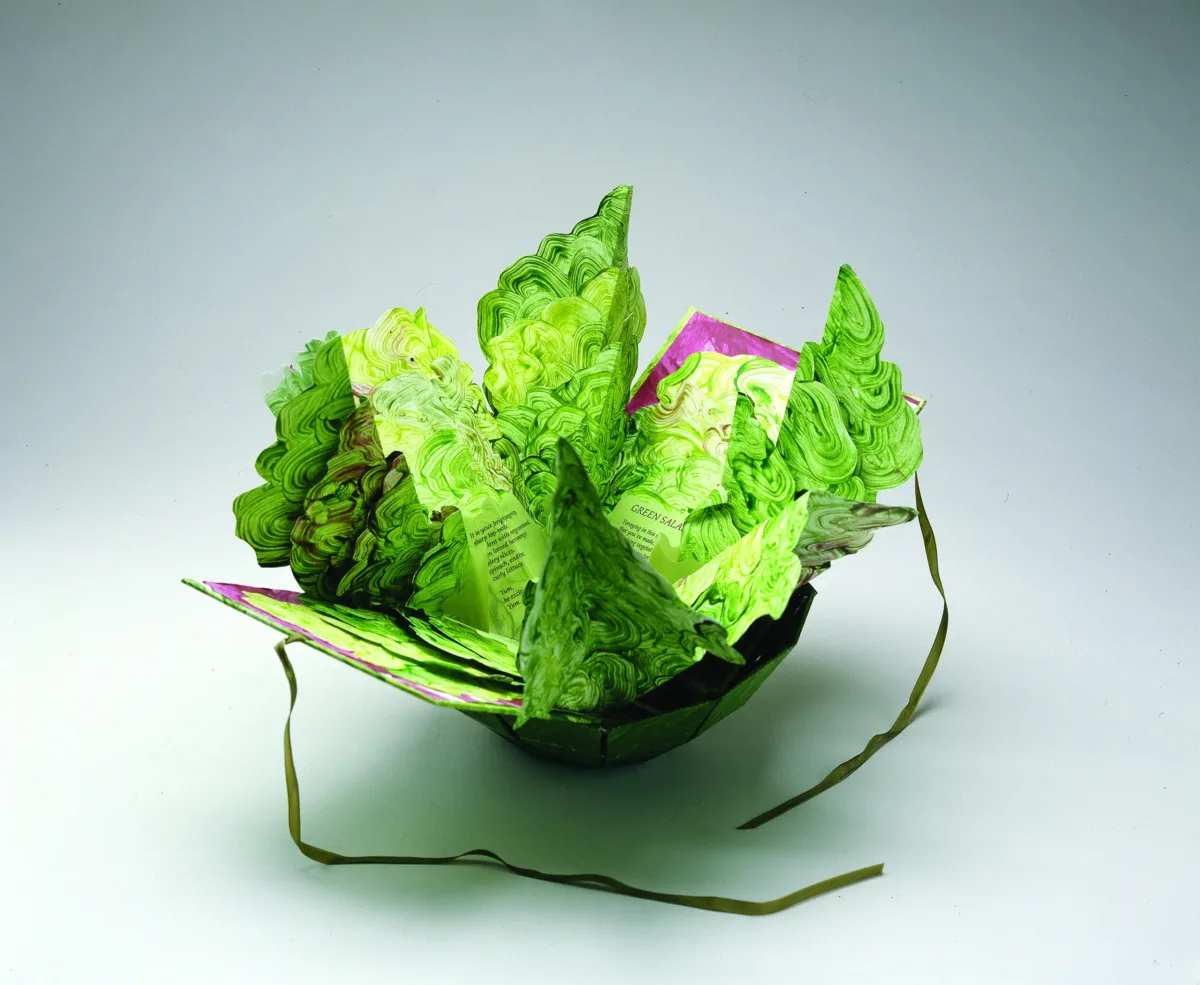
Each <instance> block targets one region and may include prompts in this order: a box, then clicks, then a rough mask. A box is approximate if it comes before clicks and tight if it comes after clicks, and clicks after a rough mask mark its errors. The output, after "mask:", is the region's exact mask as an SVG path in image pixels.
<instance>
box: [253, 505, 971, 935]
mask: <svg viewBox="0 0 1200 985" xmlns="http://www.w3.org/2000/svg"><path fill="white" fill-rule="evenodd" d="M916 489H917V510H918V514H919V519H920V524H921V534H922V537H923V538H924V541H925V556H926V557H927V558H928V561H929V573H930V575H931V576H932V578H933V583H934V585H936V586H937V589H938V592H939V593H940V594H941V596H942V621H941V625H940V626H939V627H938V631H937V636H936V637H935V638H934V641H933V646H932V648H931V649H930V651H929V656H928V657H927V658H926V660H925V665H924V667H922V669H921V675H920V677H919V678H918V679H917V683H916V686H915V687H914V688H913V690H912V694H911V695H910V696H909V699H908V704H907V705H905V706H904V710H903V711H902V712H901V713H900V717H899V718H897V719H896V721H895V723H894V724H893V725H892V727H891V728H890V729H889V730H888V731H887V732H883V733H881V734H880V735H876V736H875V737H874V738H872V739H871V741H870V742H869V743H867V747H866V748H865V749H864V750H863V751H862V752H861V753H859V754H858V755H857V756H855V757H854V758H853V759H850V760H847V761H846V762H844V763H842V764H841V765H840V766H838V767H837V768H836V769H834V770H833V771H832V772H831V773H830V774H829V775H828V776H827V777H825V779H823V780H822V781H821V782H820V783H818V784H817V785H816V786H814V787H810V788H809V789H808V790H805V791H804V792H803V793H801V794H797V795H796V796H795V797H793V798H792V799H791V800H788V801H785V802H784V803H782V804H780V805H779V806H778V807H773V808H772V809H771V810H769V811H766V812H765V813H763V814H760V815H758V816H757V817H755V818H752V819H751V820H749V821H747V822H746V823H745V824H742V825H740V826H739V830H741V829H746V828H756V827H758V826H759V825H761V824H766V822H767V821H770V820H771V819H773V818H776V817H778V816H779V815H780V814H783V813H785V812H787V811H790V810H791V809H792V808H793V807H797V806H799V805H800V804H802V803H804V802H805V801H806V800H811V799H812V798H813V797H815V796H816V795H817V794H819V793H821V792H822V791H824V790H828V789H829V788H830V787H832V786H833V785H834V784H837V783H840V782H841V781H842V780H844V779H845V778H846V777H848V776H849V775H850V774H851V773H853V772H854V771H855V770H857V769H858V768H859V767H860V766H862V765H863V763H865V762H866V761H867V760H868V759H870V758H871V757H872V756H873V755H874V754H875V753H876V752H877V751H878V750H879V749H880V747H882V746H883V745H884V744H886V743H887V742H890V741H891V740H892V739H894V738H895V737H896V736H897V735H899V734H900V733H901V732H902V731H904V729H905V728H907V727H908V725H909V723H910V722H911V721H912V718H913V715H914V714H915V712H916V708H917V704H918V703H919V702H920V700H921V696H922V695H923V694H924V693H925V688H926V686H927V685H928V684H929V680H930V678H931V677H932V676H933V672H934V670H935V669H936V668H937V664H938V658H939V657H940V656H941V653H942V647H943V646H944V645H945V642H946V630H947V627H948V624H949V617H950V614H949V608H948V607H947V606H946V593H945V590H944V589H943V588H942V580H941V577H940V575H939V574H938V562H937V544H936V542H935V541H934V537H933V528H932V527H930V525H929V518H928V517H927V516H926V515H925V505H924V503H923V502H922V500H921V486H920V483H919V482H918V483H917V487H916ZM303 639H304V637H302V636H300V635H298V634H292V635H290V636H288V637H287V638H286V639H282V640H280V641H279V642H278V643H277V644H276V645H275V653H276V654H277V655H278V657H279V662H280V663H281V664H282V665H283V672H284V674H286V675H287V680H288V688H289V690H290V692H291V703H290V705H289V706H288V716H287V723H286V724H285V725H284V728H283V768H284V775H285V777H286V779H287V797H288V831H289V832H290V834H291V836H292V841H294V842H295V843H296V847H297V848H298V849H300V851H301V853H302V854H304V855H305V856H306V857H308V858H310V859H312V860H313V861H314V862H320V863H321V864H322V865H452V864H456V863H464V864H487V863H488V862H492V863H498V864H499V865H500V866H502V867H503V868H504V869H506V870H508V871H509V872H511V873H513V874H514V875H518V876H524V877H525V878H527V879H540V880H542V881H543V882H555V883H561V884H563V885H567V886H579V887H582V888H585V889H598V890H601V891H604V892H610V893H618V894H620V895H622V896H633V897H636V898H638V899H646V900H654V901H656V902H659V903H673V904H675V905H676V906H688V907H692V908H694V909H697V910H713V911H716V912H718V913H737V914H741V915H742V916H765V915H767V914H769V913H778V912H779V911H780V910H786V909H787V908H788V907H791V906H795V905H796V904H797V903H802V902H804V901H805V900H809V899H812V898H813V897H815V896H821V895H823V894H824V893H829V892H833V891H834V890H837V889H841V888H843V887H844V886H851V885H853V884H854V883H857V882H862V881H864V880H866V879H870V878H873V877H874V876H879V875H882V874H883V863H882V862H880V863H877V864H875V865H868V866H866V867H864V868H861V869H855V870H854V871H853V872H846V873H843V874H842V875H840V876H834V877H833V878H831V879H825V880H823V881H821V882H818V883H814V884H813V885H811V886H806V887H805V888H804V889H797V890H796V891H795V892H792V893H788V894H787V895H786V896H780V897H779V898H778V899H773V900H766V901H763V902H755V901H753V900H739V899H731V898H729V897H727V896H688V895H683V894H680V893H660V892H656V891H654V890H650V889H640V888H638V887H637V886H631V885H629V884H628V883H624V882H621V881H620V880H619V879H614V878H612V877H611V876H606V875H602V874H599V873H595V872H582V873H572V874H561V873H553V872H541V871H540V870H538V869H531V868H528V867H526V866H521V865H513V864H512V863H511V862H507V861H505V860H504V859H503V858H501V857H500V856H499V855H497V854H496V853H495V852H493V851H491V850H490V849H487V848H472V849H471V850H469V851H465V852H460V853H459V854H458V855H440V856H424V855H341V854H339V853H337V852H331V851H328V850H326V849H324V848H318V847H317V846H315V845H310V844H309V843H308V842H306V841H305V840H304V839H303V838H302V837H301V834H300V784H299V782H298V781H297V779H296V764H295V761H294V760H293V758H292V712H293V711H295V708H296V694H297V687H296V672H295V671H294V670H293V669H292V663H291V661H290V660H289V659H288V655H287V651H286V647H287V644H288V643H296V642H300V641H301V640H303Z"/></svg>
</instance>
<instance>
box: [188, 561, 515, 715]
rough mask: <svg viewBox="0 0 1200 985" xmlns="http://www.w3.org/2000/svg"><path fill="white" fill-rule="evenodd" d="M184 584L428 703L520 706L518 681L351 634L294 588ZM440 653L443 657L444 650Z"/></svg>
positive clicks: (509, 709)
mask: <svg viewBox="0 0 1200 985" xmlns="http://www.w3.org/2000/svg"><path fill="white" fill-rule="evenodd" d="M184 584H186V585H188V586H190V587H192V588H195V589H197V590H198V591H200V592H203V593H204V594H205V595H207V596H209V597H210V598H214V599H216V600H217V601H219V602H223V603H224V604H225V605H228V606H230V607H231V608H233V609H236V610H237V611H239V612H241V613H243V614H245V615H247V616H249V617H250V618H252V619H255V620H257V621H258V622H261V623H264V624H265V625H268V626H270V627H272V628H273V629H278V630H280V631H282V632H285V633H294V634H296V635H298V636H300V637H302V638H303V639H304V642H306V643H307V644H308V645H309V646H311V647H313V648H315V649H317V650H320V651H321V652H322V653H327V654H329V655H330V656H332V657H336V658H337V659H338V660H341V661H342V662H343V663H347V664H349V665H350V666H352V667H355V668H356V669H358V670H361V671H363V672H364V673H367V674H370V675H371V676H372V677H376V678H378V679H379V680H381V681H386V682H387V683H388V684H391V685H392V686H393V687H398V688H400V689H401V690H402V691H407V692H408V693H409V694H412V695H415V696H416V697H418V698H420V699H421V700H422V701H428V702H429V703H430V704H435V705H443V706H445V707H449V708H458V709H459V710H462V711H491V712H495V713H497V714H503V715H515V714H516V713H517V709H518V708H520V706H521V697H520V686H519V683H518V682H513V684H512V685H508V686H505V685H504V684H502V683H501V682H499V681H496V680H488V679H485V678H473V677H471V676H470V675H468V674H466V673H464V674H462V675H461V676H460V675H453V676H451V675H450V674H448V673H446V671H445V670H444V667H443V666H437V665H435V664H433V663H432V662H423V660H424V659H425V658H426V655H427V652H428V650H429V647H428V646H427V644H425V643H424V642H423V641H420V640H418V639H417V638H416V637H414V638H413V639H412V641H411V646H410V647H409V652H408V653H407V654H405V653H401V652H398V651H399V649H400V647H398V646H394V647H393V646H389V647H384V646H382V645H380V644H379V643H376V642H372V641H370V640H366V639H363V638H361V637H359V636H356V635H354V632H353V627H351V626H347V625H339V623H338V621H337V620H336V619H334V618H333V617H331V616H330V615H328V614H326V613H320V612H317V611H315V610H314V609H311V608H309V607H308V606H306V605H304V604H303V602H302V601H300V598H301V597H300V596H299V594H298V593H296V592H289V591H285V590H282V589H272V588H252V587H250V586H247V585H230V584H226V583H223V582H198V581H194V580H192V579H185V580H184ZM435 653H436V651H435ZM440 656H441V659H442V661H444V660H445V658H446V657H447V656H449V655H440Z"/></svg>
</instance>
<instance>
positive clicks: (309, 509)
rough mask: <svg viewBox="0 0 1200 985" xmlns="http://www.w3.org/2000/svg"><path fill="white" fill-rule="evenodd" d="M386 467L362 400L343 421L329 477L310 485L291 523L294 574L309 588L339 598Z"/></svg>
mask: <svg viewBox="0 0 1200 985" xmlns="http://www.w3.org/2000/svg"><path fill="white" fill-rule="evenodd" d="M387 472H388V465H387V462H386V461H385V460H384V457H383V452H382V450H381V449H380V447H379V439H378V438H377V437H376V435H375V419H374V413H373V412H372V410H371V408H370V406H369V405H367V404H365V403H364V404H361V405H359V406H358V407H356V408H355V410H354V412H353V413H352V414H351V415H350V417H349V419H348V420H347V421H346V423H345V424H344V425H343V426H342V431H341V435H340V437H339V441H338V448H337V453H336V454H335V455H334V456H333V457H332V458H330V459H329V462H328V464H327V466H326V469H325V477H324V478H323V479H322V480H321V481H320V482H318V483H317V484H316V485H315V486H313V488H312V489H310V490H309V492H308V495H307V496H306V497H305V501H304V512H303V513H302V514H301V515H300V516H299V517H297V519H296V523H295V525H294V526H293V527H292V555H291V565H292V573H293V574H294V575H295V576H296V581H297V582H299V583H300V587H301V588H303V589H304V591H305V592H307V593H309V594H311V595H313V596H315V597H317V598H320V599H330V600H332V599H336V598H338V597H339V591H338V588H339V584H340V582H341V580H342V576H343V575H344V574H346V572H347V571H348V570H349V568H350V566H351V565H352V564H353V558H352V554H353V550H354V547H355V544H356V542H357V540H358V538H359V536H360V534H362V533H363V532H364V531H365V530H366V527H367V522H368V517H369V515H370V511H371V509H372V508H373V507H374V505H375V503H376V501H377V500H378V499H379V498H380V496H381V495H382V494H383V483H384V478H385V476H386V475H387Z"/></svg>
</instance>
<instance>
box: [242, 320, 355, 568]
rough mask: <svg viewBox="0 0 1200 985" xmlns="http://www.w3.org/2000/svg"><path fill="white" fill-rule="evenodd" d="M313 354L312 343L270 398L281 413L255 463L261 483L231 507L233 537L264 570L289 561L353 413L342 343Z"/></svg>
mask: <svg viewBox="0 0 1200 985" xmlns="http://www.w3.org/2000/svg"><path fill="white" fill-rule="evenodd" d="M313 350H314V343H310V344H309V348H308V350H306V354H307V355H306V358H305V359H303V360H302V361H301V366H300V367H299V369H298V370H297V371H296V372H295V373H292V374H291V375H290V376H289V377H288V379H287V381H285V383H284V384H281V388H283V389H281V390H276V391H274V392H273V393H272V395H271V398H270V399H271V402H272V403H273V404H274V405H275V406H278V408H279V410H278V414H277V417H276V420H275V435H276V441H275V443H274V444H273V445H271V446H270V447H269V448H267V449H265V450H264V451H263V452H262V454H260V455H259V456H258V460H257V461H256V462H255V463H254V468H255V471H256V472H258V474H259V477H260V478H262V479H264V480H265V484H264V485H262V486H259V487H258V488H256V489H251V490H250V491H249V492H245V493H243V494H242V495H241V496H239V497H238V498H237V499H236V500H234V504H233V512H234V516H235V517H236V519H237V526H236V532H237V536H238V537H240V538H241V539H242V540H244V541H245V542H246V543H248V544H249V545H250V546H251V547H252V548H254V553H255V555H256V557H257V558H258V563H259V564H260V565H262V566H263V567H279V566H282V565H285V564H287V563H288V562H289V561H290V560H291V554H292V536H291V535H292V526H293V524H294V523H295V522H296V519H297V518H298V517H299V516H300V515H301V514H302V513H303V511H304V501H305V499H306V497H307V496H308V492H309V490H310V489H311V488H312V487H313V485H314V484H315V483H316V482H317V481H318V480H319V479H320V478H321V477H322V476H323V475H324V474H325V466H326V463H327V462H328V461H329V459H330V458H331V457H332V456H333V455H334V453H335V452H336V450H337V447H338V441H339V436H340V434H341V429H342V425H343V424H345V422H346V420H347V419H348V418H349V417H350V415H351V413H352V412H353V411H354V396H353V394H352V392H351V389H350V375H349V373H348V372H347V369H346V358H345V356H344V355H343V352H342V342H341V339H340V338H339V337H338V336H337V335H336V334H332V335H331V336H330V338H328V339H327V340H326V341H325V342H323V343H321V344H320V346H319V347H317V348H316V349H315V353H314V351H313ZM289 381H290V382H289Z"/></svg>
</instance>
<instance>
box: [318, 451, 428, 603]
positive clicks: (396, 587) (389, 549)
mask: <svg viewBox="0 0 1200 985" xmlns="http://www.w3.org/2000/svg"><path fill="white" fill-rule="evenodd" d="M437 528H438V524H437V523H434V522H431V520H430V515H429V513H428V511H427V510H426V509H425V507H424V506H423V505H422V504H421V501H420V499H418V497H417V487H416V483H415V482H413V480H412V477H411V476H410V475H409V474H408V470H407V468H406V464H405V461H404V457H403V456H400V457H399V458H398V459H397V461H396V463H395V465H394V466H393V468H392V470H391V471H390V472H388V473H387V475H386V476H385V477H384V480H383V493H382V495H381V496H380V498H379V499H378V501H377V502H376V503H375V505H374V508H373V509H372V510H371V512H370V514H369V516H368V518H367V522H366V526H365V528H364V529H363V530H362V532H361V533H360V534H359V536H358V539H357V540H356V541H355V542H354V549H353V551H352V553H351V562H352V563H351V565H350V567H349V568H348V570H346V572H345V574H344V575H343V576H342V580H341V581H340V582H339V583H338V586H337V591H336V593H335V596H336V597H337V598H338V599H340V600H342V601H348V602H350V603H352V604H355V605H358V604H363V605H380V604H382V605H385V606H388V607H390V608H395V607H396V606H398V605H401V604H402V603H403V602H405V601H406V600H407V598H408V596H409V595H410V594H411V593H412V589H413V575H414V574H415V572H416V570H417V568H418V566H419V565H420V563H421V559H422V557H424V555H425V552H426V551H428V550H429V549H430V548H431V547H432V544H433V541H434V539H435V537H436V535H437Z"/></svg>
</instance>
